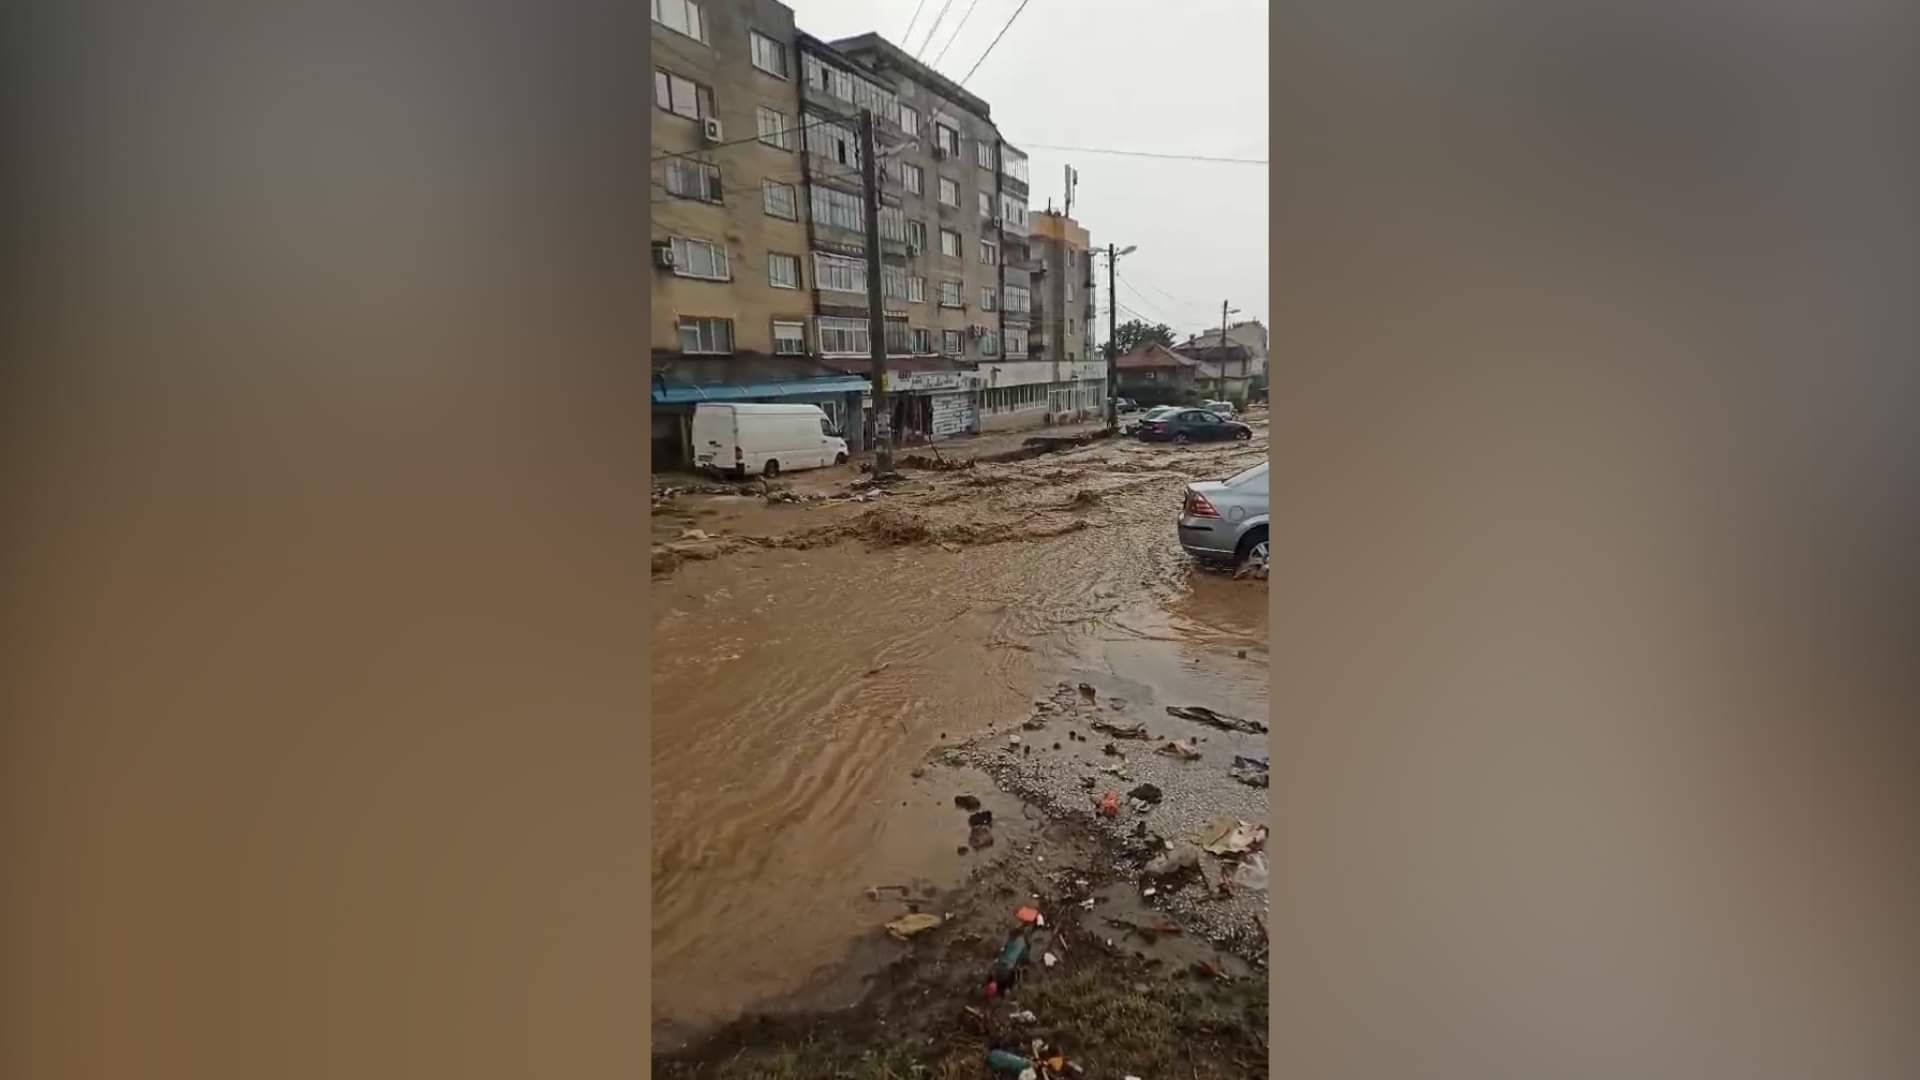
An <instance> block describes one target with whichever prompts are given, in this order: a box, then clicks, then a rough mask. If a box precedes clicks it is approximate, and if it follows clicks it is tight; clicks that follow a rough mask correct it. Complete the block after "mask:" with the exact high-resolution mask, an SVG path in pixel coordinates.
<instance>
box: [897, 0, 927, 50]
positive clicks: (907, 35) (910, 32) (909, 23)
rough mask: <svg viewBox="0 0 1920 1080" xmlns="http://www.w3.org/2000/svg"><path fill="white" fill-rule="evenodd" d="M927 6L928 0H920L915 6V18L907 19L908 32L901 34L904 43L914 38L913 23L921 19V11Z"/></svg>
mask: <svg viewBox="0 0 1920 1080" xmlns="http://www.w3.org/2000/svg"><path fill="white" fill-rule="evenodd" d="M926 6H927V0H920V3H919V4H918V5H916V6H915V7H914V9H913V18H911V19H908V20H907V29H906V32H905V33H903V34H901V35H900V41H901V42H902V43H903V44H904V43H906V42H908V41H912V40H913V24H914V23H917V22H919V21H920V12H922V11H924V10H925V9H926Z"/></svg>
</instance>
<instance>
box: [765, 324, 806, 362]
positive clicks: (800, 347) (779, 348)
mask: <svg viewBox="0 0 1920 1080" xmlns="http://www.w3.org/2000/svg"><path fill="white" fill-rule="evenodd" d="M773 353H774V355H775V356H805V355H807V324H806V323H803V322H786V321H783V320H780V319H775V320H774V321H773Z"/></svg>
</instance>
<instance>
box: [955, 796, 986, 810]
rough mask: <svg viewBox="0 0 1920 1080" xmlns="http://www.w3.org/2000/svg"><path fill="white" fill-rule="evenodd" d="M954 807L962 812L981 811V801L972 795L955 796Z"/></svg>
mask: <svg viewBox="0 0 1920 1080" xmlns="http://www.w3.org/2000/svg"><path fill="white" fill-rule="evenodd" d="M953 805H955V806H957V807H959V808H960V809H962V810H978V809H980V800H979V799H978V798H976V797H974V796H972V795H955V796H954V797H953Z"/></svg>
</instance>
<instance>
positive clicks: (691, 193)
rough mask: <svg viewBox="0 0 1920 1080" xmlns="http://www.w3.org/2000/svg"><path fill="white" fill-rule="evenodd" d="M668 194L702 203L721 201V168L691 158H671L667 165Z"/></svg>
mask: <svg viewBox="0 0 1920 1080" xmlns="http://www.w3.org/2000/svg"><path fill="white" fill-rule="evenodd" d="M666 174H667V194H669V195H678V196H679V197H680V198H682V199H699V200H700V201H701V202H710V203H717V202H719V201H720V167H719V166H718V165H709V164H707V163H706V162H704V161H694V160H692V159H690V158H682V157H670V158H668V159H667V164H666Z"/></svg>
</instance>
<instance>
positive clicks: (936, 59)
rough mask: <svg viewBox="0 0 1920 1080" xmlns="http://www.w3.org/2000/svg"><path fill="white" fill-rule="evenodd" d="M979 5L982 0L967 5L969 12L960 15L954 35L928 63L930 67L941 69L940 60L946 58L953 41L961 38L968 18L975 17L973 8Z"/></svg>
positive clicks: (936, 69)
mask: <svg viewBox="0 0 1920 1080" xmlns="http://www.w3.org/2000/svg"><path fill="white" fill-rule="evenodd" d="M979 6H980V0H973V3H971V4H968V5H967V13H966V14H965V15H962V16H960V23H959V25H958V26H955V27H954V28H953V36H952V37H950V38H948V39H947V43H946V45H944V46H942V47H941V49H940V55H939V56H936V57H934V58H933V63H931V64H929V65H927V66H928V67H931V68H933V69H934V70H935V71H938V70H940V61H941V60H943V59H945V58H946V55H947V50H948V49H951V48H953V43H954V42H956V41H958V40H960V31H962V30H964V29H966V27H967V20H968V19H971V18H973V9H974V8H977V7H979Z"/></svg>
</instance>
